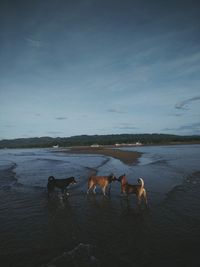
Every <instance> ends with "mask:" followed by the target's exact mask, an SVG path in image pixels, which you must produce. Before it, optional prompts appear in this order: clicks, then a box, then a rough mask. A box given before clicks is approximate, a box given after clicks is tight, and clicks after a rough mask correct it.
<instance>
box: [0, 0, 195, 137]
mask: <svg viewBox="0 0 200 267" xmlns="http://www.w3.org/2000/svg"><path fill="white" fill-rule="evenodd" d="M199 14H200V4H199V3H198V1H177V0H173V1H171V0H169V1H155V0H131V1H129V0H123V1H122V0H121V1H118V0H48V1H37V0H32V1H31V0H26V1H25V0H24V1H22V0H17V1H14V0H5V1H4V0H2V1H1V2H0V139H5V138H6V139H10V138H21V137H36V136H37V137H40V136H52V137H57V136H60V137H65V136H73V135H81V134H88V135H92V134H120V133H166V134H169V133H170V134H180V135H193V134H197V135H199V134H200V18H199Z"/></svg>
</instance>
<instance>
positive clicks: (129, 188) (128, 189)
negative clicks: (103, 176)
mask: <svg viewBox="0 0 200 267" xmlns="http://www.w3.org/2000/svg"><path fill="white" fill-rule="evenodd" d="M118 181H119V182H121V193H126V194H127V195H129V194H135V195H136V197H137V203H138V205H140V204H141V200H142V199H143V200H144V201H145V204H146V206H147V193H146V190H145V188H144V181H143V179H142V178H139V179H138V184H134V185H133V184H129V183H128V182H127V179H126V175H125V174H124V175H121V176H120V177H119V178H118Z"/></svg>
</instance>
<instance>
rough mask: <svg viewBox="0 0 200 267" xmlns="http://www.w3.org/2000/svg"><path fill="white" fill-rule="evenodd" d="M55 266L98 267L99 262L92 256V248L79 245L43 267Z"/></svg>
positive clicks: (89, 245) (82, 244)
mask: <svg viewBox="0 0 200 267" xmlns="http://www.w3.org/2000/svg"><path fill="white" fill-rule="evenodd" d="M56 266H60V267H61V266H63V267H64V266H82V267H86V266H87V267H90V266H91V267H92V266H99V260H98V259H97V258H96V257H95V256H94V246H92V245H91V244H84V243H80V244H79V245H78V246H76V247H75V248H73V249H72V250H69V251H67V252H64V253H63V254H62V255H61V256H58V257H56V258H54V259H53V260H51V261H50V262H49V263H48V264H47V265H45V266H43V267H56Z"/></svg>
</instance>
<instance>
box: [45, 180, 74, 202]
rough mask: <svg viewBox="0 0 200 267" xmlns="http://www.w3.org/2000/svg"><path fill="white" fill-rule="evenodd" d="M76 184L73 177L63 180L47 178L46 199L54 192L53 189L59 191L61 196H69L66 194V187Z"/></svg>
mask: <svg viewBox="0 0 200 267" xmlns="http://www.w3.org/2000/svg"><path fill="white" fill-rule="evenodd" d="M76 183H77V182H76V180H75V178H74V177H73V176H72V177H69V178H65V179H56V178H55V177H54V176H49V178H48V183H47V191H48V197H49V196H50V195H51V193H52V192H54V189H55V188H59V189H61V191H62V194H63V196H67V195H69V193H68V192H67V187H68V186H69V185H70V184H76Z"/></svg>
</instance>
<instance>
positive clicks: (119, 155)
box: [64, 147, 142, 164]
mask: <svg viewBox="0 0 200 267" xmlns="http://www.w3.org/2000/svg"><path fill="white" fill-rule="evenodd" d="M64 151H65V152H66V153H70V154H71V153H73V154H96V155H104V156H109V157H112V158H116V159H119V160H120V161H122V162H123V163H125V164H136V163H137V162H138V159H139V158H140V156H141V155H142V153H140V152H137V151H125V150H120V149H115V148H112V147H72V148H70V149H68V150H64Z"/></svg>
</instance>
